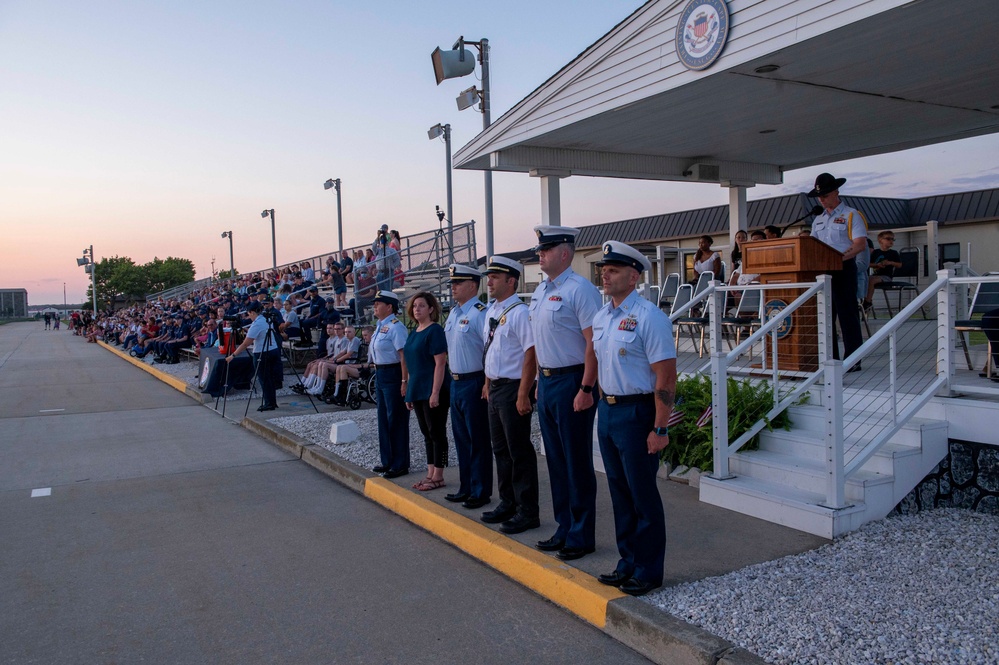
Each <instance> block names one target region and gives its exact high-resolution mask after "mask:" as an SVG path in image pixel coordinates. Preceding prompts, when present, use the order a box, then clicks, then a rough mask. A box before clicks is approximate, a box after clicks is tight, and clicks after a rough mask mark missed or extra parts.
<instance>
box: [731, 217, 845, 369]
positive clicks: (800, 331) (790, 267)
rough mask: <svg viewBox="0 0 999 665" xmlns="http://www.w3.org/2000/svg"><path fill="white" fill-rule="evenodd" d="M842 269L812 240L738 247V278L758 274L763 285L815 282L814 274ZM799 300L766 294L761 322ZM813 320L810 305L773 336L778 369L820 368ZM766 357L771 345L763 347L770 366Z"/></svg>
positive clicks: (789, 294)
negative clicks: (740, 273)
mask: <svg viewBox="0 0 999 665" xmlns="http://www.w3.org/2000/svg"><path fill="white" fill-rule="evenodd" d="M842 269H843V255H842V254H841V253H840V252H838V251H836V250H835V249H833V248H832V247H830V246H829V245H827V244H825V243H824V242H822V241H820V240H816V239H815V238H812V237H811V236H798V237H794V238H775V239H773V240H757V241H756V242H748V243H746V244H745V246H744V247H743V248H742V271H743V274H747V275H759V276H760V282H761V283H763V284H795V283H799V284H800V283H802V282H814V281H815V278H816V277H817V276H818V275H821V274H824V273H830V272H832V271H834V270H842ZM799 295H801V293H800V291H799V290H797V289H787V290H780V289H776V290H772V291H771V290H767V291H765V292H764V298H765V300H764V303H763V315H764V317H765V320H766V319H769V318H771V317H772V315H773V314H775V313H777V312H779V311H780V310H781V309H783V308H785V307H787V306H788V305H789V304H790V303H792V302H794V301H795V300H796V299H797V298H798V296H799ZM817 321H818V317H817V309H816V306H815V301H814V300H813V301H811V302H809V303H806V304H805V305H803V306H802V307H801V308H799V309H798V310H797V311H796V312H795V313H794V314H792V315H791V320H790V323H789V325H785V326H781V327H780V328H778V329H777V330H776V331H775V333H776V334H777V355H778V358H777V368H778V369H785V370H793V371H801V372H814V371H815V370H817V369H818V368H819V347H818V330H817V326H818V323H817ZM770 356H771V349H770V342H767V344H766V358H767V366H768V367H773V365H772V364H771V363H772V362H773V359H772V358H771V357H770Z"/></svg>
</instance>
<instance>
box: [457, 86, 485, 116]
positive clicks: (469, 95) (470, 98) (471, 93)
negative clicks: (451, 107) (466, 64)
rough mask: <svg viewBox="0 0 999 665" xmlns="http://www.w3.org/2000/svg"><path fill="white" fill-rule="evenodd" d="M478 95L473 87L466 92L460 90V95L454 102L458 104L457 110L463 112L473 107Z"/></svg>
mask: <svg viewBox="0 0 999 665" xmlns="http://www.w3.org/2000/svg"><path fill="white" fill-rule="evenodd" d="M479 95H480V93H479V90H478V88H476V87H475V86H474V85H473V86H472V87H471V88H468V89H467V90H462V91H461V94H460V95H458V97H457V98H456V99H455V100H454V101H455V102H457V104H458V110H459V111H464V110H465V109H467V108H469V107H471V106H475V103H476V102H478V101H479V99H480V96H479Z"/></svg>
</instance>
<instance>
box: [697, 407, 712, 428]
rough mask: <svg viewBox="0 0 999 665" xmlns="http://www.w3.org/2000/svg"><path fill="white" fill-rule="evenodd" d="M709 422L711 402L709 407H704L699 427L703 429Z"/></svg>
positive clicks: (699, 419) (698, 422)
mask: <svg viewBox="0 0 999 665" xmlns="http://www.w3.org/2000/svg"><path fill="white" fill-rule="evenodd" d="M709 422H711V405H710V404H709V405H708V408H706V409H704V413H702V414H701V417H700V418H698V419H697V429H701V428H702V427H704V426H705V425H707V424H708V423H709Z"/></svg>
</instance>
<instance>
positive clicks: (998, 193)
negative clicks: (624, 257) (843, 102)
mask: <svg viewBox="0 0 999 665" xmlns="http://www.w3.org/2000/svg"><path fill="white" fill-rule="evenodd" d="M842 199H843V201H844V202H846V204H847V205H849V206H851V207H854V208H856V209H857V210H860V211H861V212H863V213H864V216H865V218H866V219H867V223H868V228H869V230H870V232H871V233H870V238H871V240H872V241H874V240H875V239H876V238H877V233H878V232H879V231H883V230H887V229H891V230H893V231H895V232H896V235H897V237H898V241H897V242H896V248H902V247H916V248H917V249H919V251H920V259H921V262H922V265H923V276H928V275H929V273H930V272H931V268H930V266H929V261H928V259H927V255H928V254H929V252H928V247H927V242H928V230H927V228H928V227H927V225H928V224H929V223H931V222H936V224H937V251H938V265H937V267H935V268H933V270H936V269H939V268H940V267H942V266H943V264H944V263H947V262H962V263H966V264H968V265H969V266H970V267H971V268H972V269H973V270H975V271H977V272H979V273H985V272H989V271H992V270H999V265H997V264H999V262H997V261H996V257H997V256H999V188H993V189H983V190H977V191H972V192H957V193H953V194H939V195H935V196H924V197H920V198H915V199H896V198H884V197H876V196H846V195H844V196H843V197H842ZM817 204H818V201H817V200H816V199H813V198H809V197H808V196H806V195H805V194H803V193H802V194H787V195H785V196H776V197H771V198H766V199H759V200H756V201H749V202H748V205H747V208H748V210H747V212H748V219H749V230H753V229H762V228H763V227H764V226H767V225H768V224H775V225H777V226H781V227H783V226H785V225H787V224H789V223H790V222H792V221H793V220H795V219H798V218H799V217H801V216H802V215H804V214H805V213H806V212H808V211H809V210H811V209H812V208H813V207H814V206H815V205H817ZM806 224H810V220H806V221H805V222H799V223H798V224H796V225H794V226H793V227H792V228H791V229H790V230H789V231H788V233H792V234H794V233H797V232H798V231H800V230H801V229H803V228H805V225H806ZM728 232H729V207H728V206H727V205H719V206H711V207H708V208H697V209H694V210H682V211H679V212H671V213H664V214H662V215H653V216H650V217H638V218H635V219H625V220H620V221H616V222H604V223H601V224H593V225H591V226H584V227H581V228H580V233H579V236H578V237H577V238H576V249H577V255H576V260H575V261H574V263H573V266H574V269H575V270H576V271H577V272H580V273H581V274H584V275H590V276H593V277H594V278H595V277H596V273H595V272H594V270H595V269H594V268H593V267H592V266H591V265H587V264H592V263H594V262H596V260H597V259H598V258H599V252H598V251H597V250H599V248H600V246H601V245H602V244H603V243H604V242H605V241H607V240H619V241H621V242H626V243H628V244H630V245H635V246H636V247H638V248H640V249H641V250H642V251H643V252H644V253H646V254H647V255H648V256H649V258H650V259H652V260H653V263H655V262H656V259H657V257H658V254H659V253H660V252H661V253H663V255H664V258H665V272H666V273H669V272H680V273H681V274H682V273H684V272H685V271H688V270H689V269H690V268H691V265H692V264H691V262H692V257H693V254H694V252H695V251H696V249H697V239H698V238H699V237H700V236H702V235H710V236H713V237H714V238H715V240H716V242H715V243H714V247H715V248H716V249H718V250H720V251H721V252H722V256H723V258H724V259H725V260H728V250H729V247H728ZM659 248H662V249H659ZM519 260H521V261H526V262H527V263H529V264H532V265H530V268H529V269H528V279H527V281H528V283H529V284H530V283H535V284H536V283H537V282H538V281H540V272H539V271H538V269H537V259H536V258H534V259H530V258H528V259H526V260H525V259H519ZM655 272H656V273H658V270H655ZM688 277H689V276H688ZM653 280H654V281H661V278H660V276H659V275H658V274H655V275H653Z"/></svg>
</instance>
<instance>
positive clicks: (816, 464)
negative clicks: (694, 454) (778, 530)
mask: <svg viewBox="0 0 999 665" xmlns="http://www.w3.org/2000/svg"><path fill="white" fill-rule="evenodd" d="M729 468H730V471H731V473H732V474H734V475H737V476H749V477H750V478H755V479H757V480H762V481H766V482H769V483H775V484H777V485H784V486H787V487H789V488H793V489H798V490H804V491H806V492H815V493H818V494H822V495H823V496H825V490H826V481H827V478H828V473H827V472H826V467H825V463H824V462H822V461H821V460H814V459H808V458H805V457H799V456H795V455H787V454H783V453H775V452H770V451H766V450H748V451H745V452H741V453H736V454H735V455H733V456H732V458H731V459H730V460H729ZM893 481H894V477H893V476H892V475H891V474H885V473H876V472H871V471H866V470H863V469H861V470H860V471H858V472H857V473H855V474H854V475H853V476H851V477H850V478H848V479H847V481H846V496H847V497H848V498H849V499H851V500H855V501H864V500H865V492H868V491H871V490H872V489H873V488H875V487H877V486H879V485H887V486H888V488H889V491H890V488H891V484H892V482H893Z"/></svg>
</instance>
